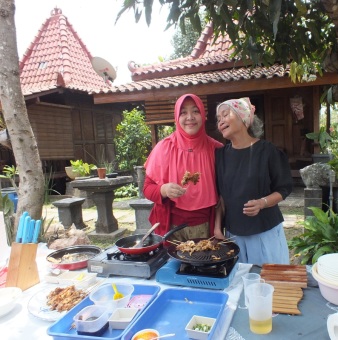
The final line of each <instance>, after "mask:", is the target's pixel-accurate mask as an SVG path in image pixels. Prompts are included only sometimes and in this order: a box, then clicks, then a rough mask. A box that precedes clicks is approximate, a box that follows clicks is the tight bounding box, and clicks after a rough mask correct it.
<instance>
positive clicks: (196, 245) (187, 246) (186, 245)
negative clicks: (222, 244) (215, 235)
mask: <svg viewBox="0 0 338 340" xmlns="http://www.w3.org/2000/svg"><path fill="white" fill-rule="evenodd" d="M176 249H177V250H179V251H182V252H187V253H189V254H190V255H191V254H192V253H193V252H195V251H206V250H219V244H218V243H215V242H213V241H212V240H210V239H207V240H200V241H198V242H195V241H193V240H188V241H186V242H181V243H180V244H178V245H177V246H176Z"/></svg>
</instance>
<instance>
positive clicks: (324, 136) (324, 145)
mask: <svg viewBox="0 0 338 340" xmlns="http://www.w3.org/2000/svg"><path fill="white" fill-rule="evenodd" d="M305 136H306V138H308V139H312V140H314V141H316V142H317V143H318V145H319V149H320V153H328V149H329V148H330V145H331V144H330V143H331V142H332V137H331V136H330V134H329V133H328V132H327V131H326V129H325V127H324V126H321V127H320V129H319V131H318V132H309V133H307V134H306V135H305Z"/></svg>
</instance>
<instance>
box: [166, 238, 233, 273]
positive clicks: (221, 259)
mask: <svg viewBox="0 0 338 340" xmlns="http://www.w3.org/2000/svg"><path fill="white" fill-rule="evenodd" d="M202 240H205V239H203V238H198V239H194V240H193V241H194V242H195V243H197V242H199V241H202ZM168 254H169V256H170V257H171V258H173V259H176V260H179V261H181V262H183V263H187V264H190V265H193V266H196V267H197V266H213V265H217V264H223V263H225V262H227V261H228V260H231V259H233V258H235V257H236V256H237V255H238V254H239V246H238V245H237V244H236V243H233V242H229V243H225V244H222V243H220V244H219V249H218V250H204V251H195V252H193V253H191V254H190V253H188V252H183V251H181V250H177V249H176V246H175V245H171V246H169V248H168Z"/></svg>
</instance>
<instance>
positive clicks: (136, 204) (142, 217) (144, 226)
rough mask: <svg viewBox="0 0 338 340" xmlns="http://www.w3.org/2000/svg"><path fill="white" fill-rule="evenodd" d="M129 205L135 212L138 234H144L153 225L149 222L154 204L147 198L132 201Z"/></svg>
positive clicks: (136, 231)
mask: <svg viewBox="0 0 338 340" xmlns="http://www.w3.org/2000/svg"><path fill="white" fill-rule="evenodd" d="M129 205H130V206H131V207H132V208H133V209H134V210H135V222H136V230H135V233H136V234H144V233H145V232H147V231H148V230H149V228H150V227H151V224H150V222H149V220H148V218H149V214H150V211H151V209H152V207H153V205H154V202H152V201H149V200H148V199H146V198H140V199H135V200H132V201H131V202H130V203H129Z"/></svg>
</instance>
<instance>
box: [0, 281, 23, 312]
mask: <svg viewBox="0 0 338 340" xmlns="http://www.w3.org/2000/svg"><path fill="white" fill-rule="evenodd" d="M21 294H22V290H21V288H18V287H7V288H0V317H1V316H3V315H6V314H8V313H9V312H11V311H12V310H13V308H14V307H15V306H16V302H17V301H18V298H19V297H20V296H21Z"/></svg>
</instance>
